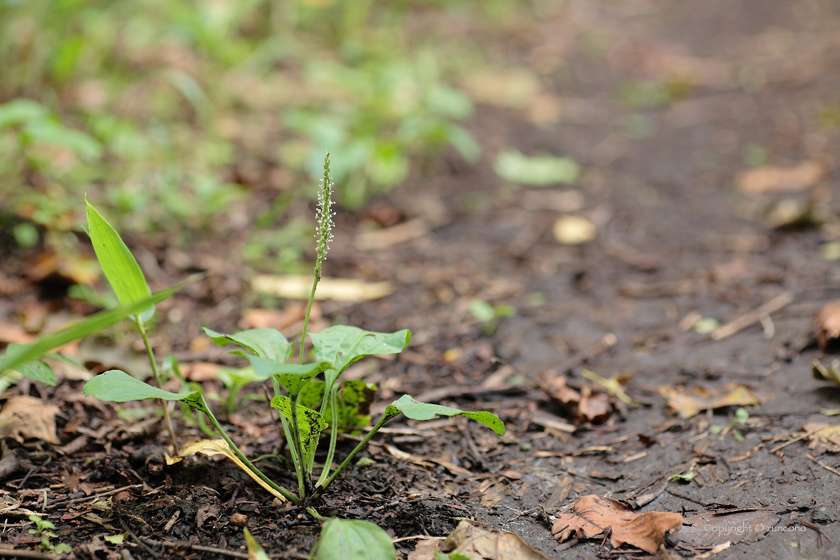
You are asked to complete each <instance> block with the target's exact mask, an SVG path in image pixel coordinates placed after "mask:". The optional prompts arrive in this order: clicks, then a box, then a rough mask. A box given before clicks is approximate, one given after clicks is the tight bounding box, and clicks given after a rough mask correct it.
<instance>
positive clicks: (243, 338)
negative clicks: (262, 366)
mask: <svg viewBox="0 0 840 560" xmlns="http://www.w3.org/2000/svg"><path fill="white" fill-rule="evenodd" d="M201 330H203V331H204V332H205V333H206V334H207V336H209V337H210V338H212V339H213V342H214V343H215V344H217V345H218V346H227V345H228V344H230V343H233V344H237V345H239V346H242V347H244V348H246V349H248V350H249V351H250V352H251V353H253V354H254V355H255V356H259V357H260V358H265V359H267V360H272V361H275V362H279V363H281V364H282V363H283V362H285V361H286V360H288V359H289V355H290V354H291V353H292V345H291V344H290V343H289V341H288V340H287V339H286V337H285V336H283V333H281V332H280V331H278V330H277V329H249V330H247V331H240V332H238V333H235V334H222V333H218V332H216V331H214V330H211V329H208V328H207V327H202V328H201ZM243 355H244V354H243ZM246 357H247V356H246Z"/></svg>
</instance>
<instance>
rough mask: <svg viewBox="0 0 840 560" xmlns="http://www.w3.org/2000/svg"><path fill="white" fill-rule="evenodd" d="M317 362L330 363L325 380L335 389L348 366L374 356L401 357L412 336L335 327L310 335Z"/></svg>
mask: <svg viewBox="0 0 840 560" xmlns="http://www.w3.org/2000/svg"><path fill="white" fill-rule="evenodd" d="M309 337H310V338H311V339H312V345H313V346H314V347H315V357H316V358H317V359H318V361H321V362H329V363H330V369H328V370H327V371H326V372H325V373H324V375H325V376H326V381H327V386H328V387H332V385H333V383H335V380H336V379H338V376H339V375H341V372H343V371H344V370H345V369H347V366H349V365H350V364H352V363H353V362H356V361H358V360H361V359H362V358H364V357H365V356H370V355H371V354H399V353H400V352H402V351H403V350H404V349H405V347H406V346H408V343H409V341H410V340H411V333H410V332H409V331H408V330H407V329H404V330H401V331H399V332H395V333H380V332H371V331H366V330H364V329H360V328H358V327H349V326H346V325H336V326H334V327H329V328H326V329H324V330H322V331H321V332H319V333H316V334H310V335H309Z"/></svg>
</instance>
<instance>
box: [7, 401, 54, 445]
mask: <svg viewBox="0 0 840 560" xmlns="http://www.w3.org/2000/svg"><path fill="white" fill-rule="evenodd" d="M56 414H58V407H57V406H54V405H51V404H46V403H44V401H42V400H41V399H36V398H34V397H27V396H17V397H12V398H10V399H9V400H8V401H6V404H5V405H4V406H3V410H2V411H0V439H2V438H7V437H12V438H15V439H16V440H17V441H19V442H21V443H23V440H25V439H27V438H36V439H40V440H43V441H46V442H47V443H54V444H58V443H60V441H59V439H58V435H57V434H56V431H55V415H56Z"/></svg>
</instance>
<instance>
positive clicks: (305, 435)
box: [271, 396, 327, 464]
mask: <svg viewBox="0 0 840 560" xmlns="http://www.w3.org/2000/svg"><path fill="white" fill-rule="evenodd" d="M271 406H273V407H274V408H276V409H277V410H279V411H280V414H282V415H283V416H284V417H285V418H286V419H287V420H291V419H292V400H291V399H290V398H289V397H285V396H279V397H274V398H273V399H271ZM297 425H298V432H299V434H300V443H301V446H302V447H303V458H304V459H305V461H306V464H308V461H310V460H311V459H312V457H313V456H314V455H315V449H316V448H317V447H318V438H319V437H320V436H321V432H323V431H324V430H326V429H327V423H326V422H325V421H324V419H323V418H322V417H321V415H320V414H318V413H317V412H316V411H314V410H312V409H310V408H306V407H305V406H300V405H298V407H297Z"/></svg>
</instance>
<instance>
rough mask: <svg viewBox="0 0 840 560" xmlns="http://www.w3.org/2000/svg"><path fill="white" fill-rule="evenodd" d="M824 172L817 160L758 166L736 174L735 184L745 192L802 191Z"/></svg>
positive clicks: (812, 184)
mask: <svg viewBox="0 0 840 560" xmlns="http://www.w3.org/2000/svg"><path fill="white" fill-rule="evenodd" d="M825 172H826V169H825V167H824V166H823V164H822V163H820V162H818V161H805V162H802V163H800V164H799V165H795V166H793V167H776V166H767V167H759V168H758V169H750V170H749V171H744V172H742V173H740V174H738V176H737V177H736V178H735V184H736V185H737V186H738V189H739V190H740V191H741V192H744V193H747V194H761V193H768V192H782V191H802V190H805V189H807V188H809V187H812V186H814V185H815V184H816V183H817V181H819V180H820V179H822V177H823V175H825Z"/></svg>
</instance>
